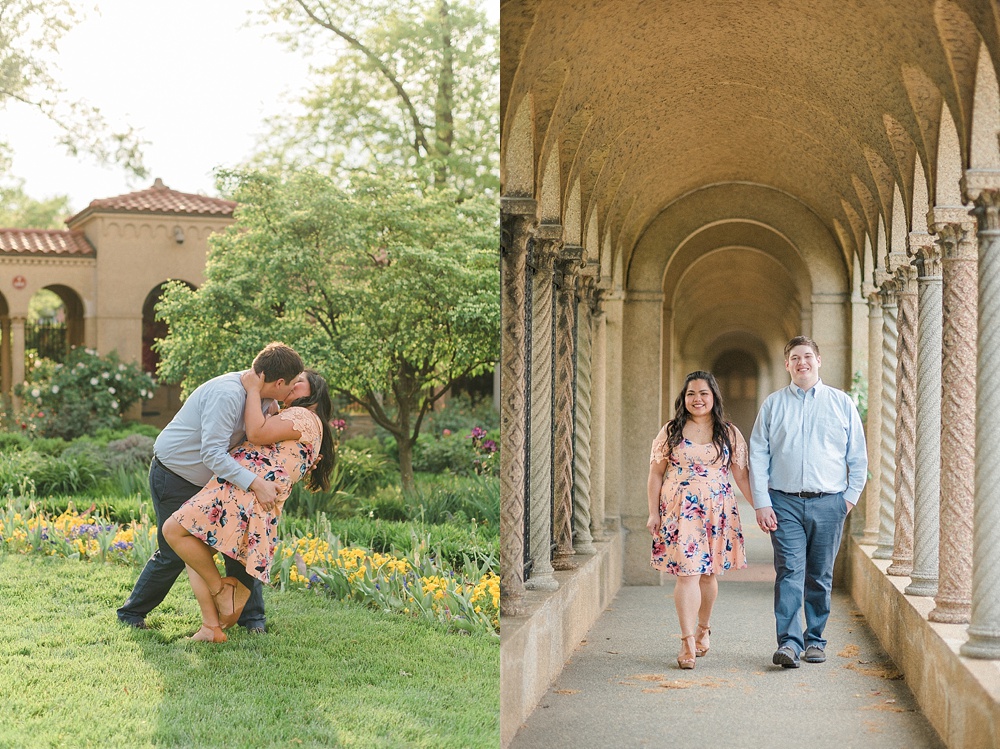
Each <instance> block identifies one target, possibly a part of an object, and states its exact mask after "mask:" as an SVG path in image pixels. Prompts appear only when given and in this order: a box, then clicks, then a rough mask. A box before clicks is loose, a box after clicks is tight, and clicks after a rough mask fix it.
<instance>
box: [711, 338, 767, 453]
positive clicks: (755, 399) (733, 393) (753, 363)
mask: <svg viewBox="0 0 1000 749" xmlns="http://www.w3.org/2000/svg"><path fill="white" fill-rule="evenodd" d="M734 343H735V344H736V345H733V346H731V347H726V348H724V349H723V350H722V352H721V353H719V354H717V355H715V356H714V357H713V358H712V359H711V360H710V361H711V362H712V363H711V372H712V374H714V375H715V378H716V379H717V380H718V381H719V390H720V391H721V393H722V402H723V404H724V405H725V413H726V417H727V418H728V419H729V420H730V421H732V422H733V423H734V424H735V425H736V427H737V429H739V430H740V431H741V432H742V433H743V435H744V436H745V437H746V438H747V439H749V435H750V431H751V430H752V429H753V422H754V419H755V418H756V415H757V408H758V405H759V399H760V379H761V378H760V371H761V361H760V360H759V359H758V357H757V356H756V355H755V354H754V353H753V352H751V351H748V350H747V349H748V348H749V346H746V345H742V344H743V342H742V341H739V342H734Z"/></svg>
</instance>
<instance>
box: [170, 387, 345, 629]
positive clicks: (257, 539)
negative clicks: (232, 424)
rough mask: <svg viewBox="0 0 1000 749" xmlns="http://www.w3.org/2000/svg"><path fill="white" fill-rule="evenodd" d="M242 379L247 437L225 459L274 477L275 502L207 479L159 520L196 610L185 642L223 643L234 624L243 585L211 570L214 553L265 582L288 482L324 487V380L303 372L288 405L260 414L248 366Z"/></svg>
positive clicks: (328, 455)
mask: <svg viewBox="0 0 1000 749" xmlns="http://www.w3.org/2000/svg"><path fill="white" fill-rule="evenodd" d="M242 382H243V386H244V387H245V388H246V391H247V402H246V407H245V410H244V414H243V418H244V422H245V427H246V433H247V441H246V442H244V443H243V444H241V445H240V446H239V447H237V448H236V449H235V450H234V451H233V457H234V458H235V459H236V460H237V461H239V462H240V463H241V464H242V465H244V466H246V467H247V468H249V469H250V470H251V471H254V472H255V473H257V474H259V475H261V476H263V477H264V478H265V479H266V480H268V481H274V482H275V483H276V484H277V485H278V486H277V501H276V502H275V505H274V507H273V508H271V509H270V510H264V509H263V508H262V507H259V506H257V501H256V495H255V494H254V493H253V492H250V491H245V490H243V489H241V488H240V487H238V486H235V485H233V484H231V483H229V482H228V481H223V480H222V479H219V478H218V477H214V478H212V480H211V481H209V482H208V484H206V485H205V488H204V489H202V490H201V491H200V492H198V493H197V494H196V495H195V496H193V497H192V498H191V499H189V500H188V501H187V502H185V503H184V504H183V505H181V507H180V509H179V510H177V512H175V513H174V514H173V515H171V516H170V518H168V519H167V522H166V523H164V524H163V536H164V538H166V539H167V543H169V544H170V547H171V548H172V549H173V550H174V551H175V552H177V555H178V556H179V557H181V559H183V560H184V562H185V564H186V565H187V571H188V577H189V578H190V580H191V587H192V588H193V589H194V593H195V597H196V598H197V599H198V605H199V606H200V607H201V615H202V625H201V629H199V630H198V632H196V633H195V634H194V635H193V636H192V637H191V639H193V640H203V641H208V642H225V641H226V635H225V633H223V631H222V630H223V629H224V628H227V627H230V626H232V625H233V624H235V623H236V620H237V619H239V616H240V612H242V610H243V606H244V605H246V602H247V599H248V598H249V597H250V590H249V589H248V588H247V587H246V586H244V585H243V584H242V583H240V582H239V581H238V580H237V579H236V578H235V577H225V578H223V577H222V576H221V575H220V574H219V570H218V568H217V567H216V565H215V554H216V552H221V553H223V554H225V555H226V556H228V557H231V558H232V559H236V560H238V561H239V562H240V563H242V564H243V565H244V566H245V567H246V570H247V572H248V573H249V574H250V575H252V576H253V577H256V578H258V579H259V580H261V581H263V582H264V583H267V582H269V581H270V571H271V560H272V559H273V557H274V547H275V545H276V543H277V538H276V533H277V528H278V518H279V517H280V516H281V508H282V506H283V505H284V503H285V500H286V499H287V498H288V495H289V494H290V493H291V490H292V485H293V484H295V482H296V481H299V480H301V479H303V478H305V477H306V476H307V475H308V476H309V485H310V488H312V489H315V490H318V489H329V486H330V471H331V469H332V468H333V461H332V457H333V451H332V449H331V444H332V437H331V435H330V426H329V422H330V411H331V403H330V394H329V390H328V389H327V385H326V381H325V380H324V379H323V378H322V377H320V376H319V375H318V374H316V373H315V372H313V371H312V370H308V369H307V370H306V371H305V372H303V374H302V376H301V377H300V379H299V381H297V382H296V383H295V386H294V387H293V388H292V391H291V393H290V394H289V396H288V398H286V399H285V404H286V405H288V406H289V407H287V408H285V409H283V410H282V411H279V412H278V413H277V414H274V415H271V416H267V417H265V416H264V415H263V413H262V411H261V401H260V388H261V385H262V384H263V377H262V376H261V375H257V374H256V373H254V371H253V370H250V371H248V372H247V373H246V374H244V375H243V380H242Z"/></svg>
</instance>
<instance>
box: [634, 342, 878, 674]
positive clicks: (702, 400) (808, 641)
mask: <svg viewBox="0 0 1000 749" xmlns="http://www.w3.org/2000/svg"><path fill="white" fill-rule="evenodd" d="M820 366H821V359H820V354H819V347H818V346H817V345H816V342H815V341H813V340H812V339H810V338H807V337H805V336H798V337H796V338H793V339H792V340H791V341H789V342H788V344H787V345H786V346H785V370H786V371H787V372H788V374H789V375H790V376H791V383H790V384H789V385H788V386H787V387H785V388H782V389H781V390H779V391H777V392H775V393H772V394H771V395H769V396H768V397H767V399H766V400H765V401H764V403H763V405H762V406H761V409H760V412H759V413H758V414H757V419H756V421H755V422H754V427H753V432H752V434H751V436H750V446H749V449H748V448H747V443H746V441H745V440H744V439H743V435H741V434H740V432H739V430H738V429H737V428H736V427H735V426H734V425H733V424H731V423H728V422H726V421H725V419H724V416H723V406H722V397H721V394H720V393H719V386H718V383H717V382H716V380H715V377H714V376H713V375H712V374H711V373H709V372H702V371H698V372H692V373H691V374H689V375H688V376H687V378H686V379H685V382H684V388H683V389H682V390H681V392H680V394H679V395H678V396H677V399H676V401H675V402H674V417H673V418H672V419H671V420H670V421H669V422H667V424H666V425H665V426H664V427H663V428H662V429H661V430H660V432H659V434H658V435H657V436H656V439H655V440H654V441H653V446H652V451H651V454H650V458H649V461H650V468H649V480H648V483H647V491H648V500H649V520H648V521H647V523H646V527H647V528H648V529H649V531H650V533H651V534H652V536H653V549H652V566H653V567H654V568H655V569H658V570H662V571H665V572H669V573H671V574H673V575H675V576H676V578H677V580H676V583H675V586H674V603H675V607H676V609H677V617H678V620H679V622H680V628H681V642H682V644H681V652H680V654H679V655H678V657H677V665H678V666H679V667H680V668H682V669H692V668H694V666H695V659H696V658H697V657H700V656H703V655H705V654H706V653H708V650H709V635H710V634H711V628H710V622H711V615H712V608H713V606H714V604H715V599H716V597H717V595H718V591H719V587H718V576H719V575H721V574H722V573H724V572H725V571H726V570H728V569H742V568H744V567H746V566H747V560H746V552H745V549H744V541H743V531H742V527H741V525H740V517H739V510H738V508H737V503H736V497H735V495H734V493H733V489H732V484H731V481H730V479H732V480H733V481H735V482H736V485H737V486H738V487H739V488H740V491H741V492H742V493H743V495H744V496H745V497H746V498H747V499H748V500H750V501H751V502H752V503H753V506H754V508H755V512H756V516H757V517H756V520H757V524H758V526H759V527H760V529H761V530H762V531H764V532H765V533H768V534H769V535H770V538H771V545H772V547H773V549H774V569H775V583H774V616H775V629H776V634H777V644H778V648H777V650H776V651H775V652H774V654H773V656H772V663H774V664H775V665H777V666H782V667H784V668H798V666H799V661H800V657H801V658H803V659H804V660H806V661H807V662H810V663H822V662H823V661H825V660H826V654H825V649H826V640H825V639H823V630H824V629H825V627H826V622H827V619H828V618H829V615H830V594H831V590H832V587H833V563H834V559H835V558H836V556H837V551H838V549H839V548H840V541H841V536H842V534H843V530H844V521H845V519H846V518H847V515H848V513H849V512H850V511H851V509H852V508H853V507H854V505H855V504H856V503H857V501H858V498H859V497H860V496H861V490H862V489H863V488H864V485H865V480H866V477H867V472H868V456H867V451H866V447H865V435H864V429H863V426H862V424H861V417H860V416H859V414H858V410H857V407H856V406H855V405H854V402H853V401H852V400H851V399H850V397H849V396H848V395H847V394H846V393H844V392H843V391H842V390H838V389H836V388H832V387H830V386H828V385H825V384H823V382H822V380H820V378H819V370H820ZM803 609H804V612H805V627H803V621H802V619H803V616H802V615H803Z"/></svg>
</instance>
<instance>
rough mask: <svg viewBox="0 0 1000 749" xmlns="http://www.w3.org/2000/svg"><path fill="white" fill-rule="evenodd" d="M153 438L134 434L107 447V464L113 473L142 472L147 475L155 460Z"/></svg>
mask: <svg viewBox="0 0 1000 749" xmlns="http://www.w3.org/2000/svg"><path fill="white" fill-rule="evenodd" d="M153 442H154V440H153V438H152V437H149V436H147V435H145V434H138V433H134V432H133V433H132V434H129V435H128V436H127V437H123V438H122V439H116V440H113V441H111V442H109V443H108V444H107V447H105V458H104V460H105V463H106V464H107V466H108V468H109V469H110V470H111V471H112V472H115V471H118V470H122V471H126V472H129V471H141V472H142V473H143V474H145V472H146V470H147V469H148V468H149V464H150V462H151V461H152V460H153Z"/></svg>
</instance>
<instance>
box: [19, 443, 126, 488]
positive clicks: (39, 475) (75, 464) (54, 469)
mask: <svg viewBox="0 0 1000 749" xmlns="http://www.w3.org/2000/svg"><path fill="white" fill-rule="evenodd" d="M106 473H107V468H106V467H105V466H104V465H103V464H102V463H101V462H100V461H98V460H95V459H94V458H92V457H90V456H88V455H86V454H83V453H81V454H78V455H68V456H61V457H58V458H52V457H42V458H40V459H39V460H38V461H36V462H35V464H34V467H33V468H32V469H31V474H30V476H31V480H32V482H33V483H34V485H35V491H36V492H37V493H38V494H40V495H50V494H81V493H84V492H86V491H88V490H90V489H92V488H94V487H95V486H96V485H97V482H98V481H99V480H100V479H101V477H102V476H104V475H106Z"/></svg>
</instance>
